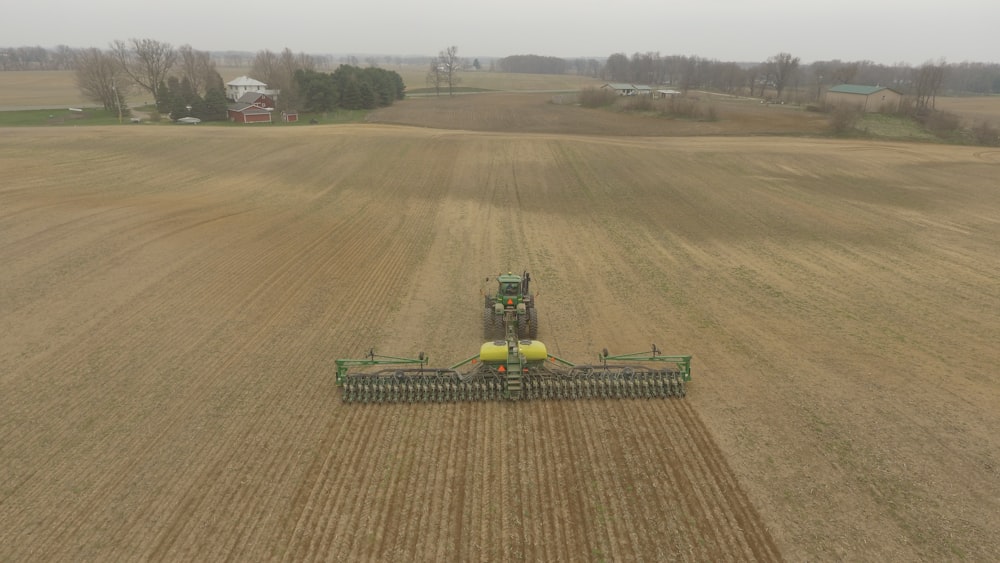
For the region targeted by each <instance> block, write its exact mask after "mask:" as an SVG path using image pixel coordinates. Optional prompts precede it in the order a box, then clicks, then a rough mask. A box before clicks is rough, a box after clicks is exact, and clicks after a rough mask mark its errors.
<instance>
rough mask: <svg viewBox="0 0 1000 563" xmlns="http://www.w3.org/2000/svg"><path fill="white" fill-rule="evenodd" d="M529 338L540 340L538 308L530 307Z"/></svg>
mask: <svg viewBox="0 0 1000 563" xmlns="http://www.w3.org/2000/svg"><path fill="white" fill-rule="evenodd" d="M528 338H530V339H532V340H538V309H535V308H534V307H532V308H530V309H528Z"/></svg>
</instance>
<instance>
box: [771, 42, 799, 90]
mask: <svg viewBox="0 0 1000 563" xmlns="http://www.w3.org/2000/svg"><path fill="white" fill-rule="evenodd" d="M767 66H768V70H769V71H770V74H771V79H772V80H773V81H774V89H775V90H776V91H777V97H778V98H781V92H782V91H783V90H784V89H785V86H787V85H788V82H789V81H790V80H791V79H792V77H793V76H794V75H795V71H796V70H798V68H799V58H798V57H793V56H792V55H790V54H789V53H778V54H777V55H774V56H773V57H771V58H769V59H767Z"/></svg>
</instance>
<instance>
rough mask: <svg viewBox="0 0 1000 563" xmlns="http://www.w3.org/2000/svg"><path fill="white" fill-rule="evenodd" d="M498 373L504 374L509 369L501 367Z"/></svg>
mask: <svg viewBox="0 0 1000 563" xmlns="http://www.w3.org/2000/svg"><path fill="white" fill-rule="evenodd" d="M497 371H499V372H500V373H503V372H505V371H507V368H505V367H503V366H500V369H498V370H497Z"/></svg>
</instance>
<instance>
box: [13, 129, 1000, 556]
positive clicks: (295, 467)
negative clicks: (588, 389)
mask: <svg viewBox="0 0 1000 563" xmlns="http://www.w3.org/2000/svg"><path fill="white" fill-rule="evenodd" d="M0 168H2V170H3V176H4V182H3V184H2V186H0V242H2V244H0V264H2V267H0V288H2V289H0V460H2V463H0V523H2V526H0V560H12V561H13V560H26V559H34V560H53V559H55V560H110V559H170V560H192V559H201V560H219V559H231V560H261V559H273V560H317V559H318V560H359V559H378V560H456V561H468V560H482V561H492V560H498V559H519V560H567V561H579V560H623V561H624V560H702V561H719V560H733V561H744V560H780V559H789V560H817V559H848V560H859V559H869V560H913V559H927V560H940V559H957V558H967V559H978V560H988V559H992V558H994V557H995V556H996V554H997V553H1000V542H998V540H997V537H996V534H995V531H996V530H997V529H1000V517H998V515H1000V469H998V468H1000V453H998V452H1000V438H998V437H997V434H996V432H995V429H996V428H997V427H998V426H1000V409H997V405H998V404H1000V385H998V382H997V376H996V365H997V364H998V361H1000V347H998V346H997V341H998V340H1000V338H998V337H1000V315H998V311H1000V291H998V288H1000V245H998V244H997V243H998V241H1000V191H998V188H997V181H996V180H997V178H998V177H1000V152H997V151H983V150H977V149H970V148H960V147H943V146H934V145H919V146H917V145H897V144H892V145H889V144H877V143H868V142H844V141H826V140H803V139H774V138H768V139H760V138H712V139H705V138H701V139H699V138H656V139H654V138H639V137H613V136H581V135H573V134H558V135H557V134H538V135H531V134H523V133H497V132H469V131H445V130H436V129H429V128H413V127H402V126H389V125H356V126H337V127H300V128H266V129H253V128H211V127H153V126H149V127H141V126H140V127H115V128H79V129H73V130H61V131H54V130H49V129H44V130H43V129H30V130H17V131H16V133H14V132H10V131H8V132H6V133H4V132H2V131H0ZM521 269H527V270H529V271H530V272H531V273H532V275H533V277H534V279H535V286H536V287H535V289H536V290H538V291H539V292H540V295H539V298H538V307H539V310H540V314H541V330H540V337H541V339H542V340H543V341H545V342H546V344H547V345H548V346H549V349H550V351H552V352H553V353H556V354H558V355H560V356H562V357H566V358H568V359H572V360H576V361H581V362H583V361H593V360H594V359H596V354H597V352H598V350H600V349H601V348H603V347H607V348H609V350H611V351H612V352H613V353H625V352H633V351H641V350H647V349H649V344H650V343H656V344H657V345H658V346H659V348H661V349H663V350H664V351H666V352H668V353H690V354H693V355H694V368H693V374H694V382H693V383H692V384H691V385H690V387H689V394H688V397H687V398H686V399H684V400H649V401H579V402H530V403H474V404H444V405H392V406H390V405H365V406H354V405H352V406H348V405H344V404H342V403H341V402H340V398H339V391H338V389H337V388H336V386H335V385H334V359H336V358H338V357H361V356H363V355H364V354H365V353H367V352H368V350H369V349H370V348H372V347H374V349H375V351H376V352H379V353H383V354H391V355H402V356H411V357H412V356H416V355H417V353H418V352H420V351H425V352H426V353H427V354H428V355H429V357H430V361H431V363H432V364H433V365H450V364H452V363H454V362H457V361H458V360H461V359H464V358H465V357H467V356H469V355H471V354H473V353H475V352H476V351H477V350H478V345H479V340H478V336H479V334H480V315H479V307H480V306H481V297H480V295H479V290H480V288H482V287H483V278H484V277H485V276H487V275H491V274H496V273H497V272H498V271H500V270H513V271H519V270H521Z"/></svg>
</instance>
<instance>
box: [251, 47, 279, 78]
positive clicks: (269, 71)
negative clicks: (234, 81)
mask: <svg viewBox="0 0 1000 563" xmlns="http://www.w3.org/2000/svg"><path fill="white" fill-rule="evenodd" d="M250 73H251V74H252V75H253V78H255V79H257V80H260V81H261V82H263V83H265V84H271V82H272V80H273V79H274V78H275V77H276V76H277V74H278V55H277V54H276V53H274V52H273V51H271V50H269V49H264V50H263V51H257V54H256V55H254V58H253V63H252V64H251V65H250Z"/></svg>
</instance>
